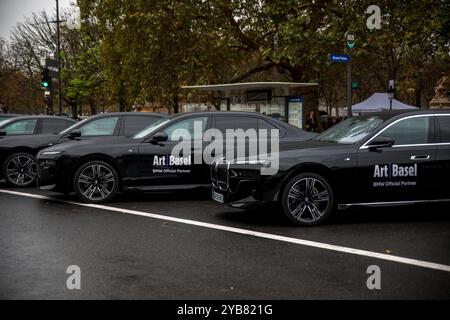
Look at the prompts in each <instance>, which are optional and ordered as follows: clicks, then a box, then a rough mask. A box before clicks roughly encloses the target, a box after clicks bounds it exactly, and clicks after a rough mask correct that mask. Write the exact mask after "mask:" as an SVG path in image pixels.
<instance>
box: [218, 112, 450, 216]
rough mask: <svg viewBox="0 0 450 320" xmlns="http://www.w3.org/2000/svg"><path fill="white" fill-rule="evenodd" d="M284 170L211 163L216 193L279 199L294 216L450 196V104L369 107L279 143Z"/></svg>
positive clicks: (242, 203) (239, 200) (241, 204)
mask: <svg viewBox="0 0 450 320" xmlns="http://www.w3.org/2000/svg"><path fill="white" fill-rule="evenodd" d="M278 159H279V160H278V161H279V170H278V172H277V173H275V174H273V175H263V174H261V167H262V166H263V164H260V163H259V164H255V163H250V162H249V161H247V160H245V159H237V160H235V161H222V162H216V163H214V164H213V165H212V170H211V172H212V173H211V175H212V183H213V198H214V199H215V200H216V201H219V202H221V203H226V204H228V205H231V206H232V207H236V208H251V207H258V206H260V205H262V204H265V203H276V204H278V205H279V207H280V209H281V210H282V211H283V212H284V214H285V215H286V217H287V218H288V219H289V220H290V221H292V222H293V223H295V224H299V225H317V224H320V223H322V222H324V221H325V220H326V219H327V218H328V217H329V216H330V214H331V213H332V212H333V210H334V209H335V208H340V209H343V208H348V207H350V206H382V205H404V204H412V203H420V202H438V201H450V111H431V110H430V111H413V112H403V113H392V112H386V113H380V114H367V115H364V116H360V117H355V118H350V119H347V120H345V121H343V122H342V123H340V124H338V125H336V126H334V127H332V128H330V129H329V130H327V131H325V132H323V133H322V134H320V135H318V136H317V137H315V138H314V139H312V140H310V141H307V142H303V143H300V144H298V143H293V144H291V145H286V146H285V148H284V149H281V148H280V153H279V158H278Z"/></svg>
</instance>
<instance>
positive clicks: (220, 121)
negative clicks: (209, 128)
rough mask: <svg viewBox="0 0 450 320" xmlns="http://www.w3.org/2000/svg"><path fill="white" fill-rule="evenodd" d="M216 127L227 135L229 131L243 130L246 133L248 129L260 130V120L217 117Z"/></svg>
mask: <svg viewBox="0 0 450 320" xmlns="http://www.w3.org/2000/svg"><path fill="white" fill-rule="evenodd" d="M269 125H270V124H269ZM215 127H216V129H218V130H220V131H221V132H222V133H226V130H227V129H233V130H236V129H242V130H244V131H246V130H248V129H255V130H258V120H257V119H256V118H252V117H249V118H245V117H227V116H224V117H216V125H215Z"/></svg>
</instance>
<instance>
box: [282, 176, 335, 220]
mask: <svg viewBox="0 0 450 320" xmlns="http://www.w3.org/2000/svg"><path fill="white" fill-rule="evenodd" d="M282 206H283V212H284V214H285V215H286V217H287V218H288V219H289V220H290V221H291V222H293V223H295V224H298V225H305V226H313V225H318V224H321V223H323V222H324V221H325V220H326V219H327V218H328V217H329V216H330V214H331V212H332V211H333V208H334V197H333V189H332V187H331V185H330V183H329V182H328V181H327V179H325V178H324V177H322V176H321V175H318V174H315V173H301V174H299V175H296V176H295V177H293V178H292V179H291V180H289V182H288V183H287V185H286V187H285V188H284V191H283V196H282Z"/></svg>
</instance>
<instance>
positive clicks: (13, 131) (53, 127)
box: [0, 116, 76, 136]
mask: <svg viewBox="0 0 450 320" xmlns="http://www.w3.org/2000/svg"><path fill="white" fill-rule="evenodd" d="M75 123H76V121H75V120H72V119H70V118H66V117H55V116H18V117H11V118H9V119H6V120H4V121H2V122H1V123H0V136H18V135H20V136H23V135H34V134H54V133H58V132H61V131H63V130H64V129H66V128H68V127H70V126H72V125H74V124H75Z"/></svg>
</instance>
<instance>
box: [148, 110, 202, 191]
mask: <svg viewBox="0 0 450 320" xmlns="http://www.w3.org/2000/svg"><path fill="white" fill-rule="evenodd" d="M209 119H210V117H209V116H206V115H205V116H192V117H187V118H186V117H183V118H182V119H179V120H178V121H176V120H175V121H174V122H170V123H169V124H168V125H166V126H165V127H164V128H162V129H161V130H159V131H158V132H163V133H165V134H166V135H167V136H168V140H167V141H162V142H152V137H149V138H148V139H146V140H145V141H144V142H143V143H141V145H140V147H139V153H140V159H141V165H140V176H141V179H140V182H139V185H140V186H141V187H150V189H151V188H152V187H155V186H174V185H180V186H181V185H184V186H185V187H188V186H192V185H201V184H209V171H208V169H206V171H207V172H208V174H207V175H206V176H205V175H204V174H203V172H204V171H205V168H209V167H207V166H206V164H205V163H204V162H203V157H202V153H203V147H204V142H203V139H202V137H203V133H204V131H205V130H206V129H207V128H208V126H209V122H210V120H209ZM195 126H197V128H201V131H199V132H198V131H197V130H194V128H195ZM183 132H184V133H185V134H183ZM188 137H191V138H192V144H189V145H190V146H191V147H190V150H189V152H190V153H191V154H190V155H189V154H182V153H178V154H175V153H174V148H175V147H177V146H179V143H180V139H187V138H188ZM185 141H187V140H185ZM196 159H197V160H198V161H200V162H199V163H196V161H195V160H196Z"/></svg>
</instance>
